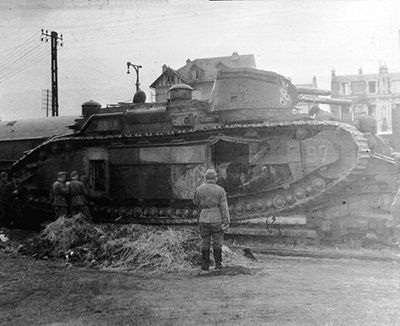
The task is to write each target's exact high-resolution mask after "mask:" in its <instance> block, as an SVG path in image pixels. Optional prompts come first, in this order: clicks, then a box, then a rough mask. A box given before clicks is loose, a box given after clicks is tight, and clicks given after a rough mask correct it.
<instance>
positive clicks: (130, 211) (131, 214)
mask: <svg viewBox="0 0 400 326" xmlns="http://www.w3.org/2000/svg"><path fill="white" fill-rule="evenodd" d="M126 216H128V217H133V209H132V208H129V209H128V211H127V212H126Z"/></svg>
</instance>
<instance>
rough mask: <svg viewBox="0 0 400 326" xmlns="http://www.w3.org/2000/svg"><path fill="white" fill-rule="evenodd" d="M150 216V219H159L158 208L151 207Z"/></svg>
mask: <svg viewBox="0 0 400 326" xmlns="http://www.w3.org/2000/svg"><path fill="white" fill-rule="evenodd" d="M149 215H150V217H157V216H158V208H157V207H151V208H150V209H149Z"/></svg>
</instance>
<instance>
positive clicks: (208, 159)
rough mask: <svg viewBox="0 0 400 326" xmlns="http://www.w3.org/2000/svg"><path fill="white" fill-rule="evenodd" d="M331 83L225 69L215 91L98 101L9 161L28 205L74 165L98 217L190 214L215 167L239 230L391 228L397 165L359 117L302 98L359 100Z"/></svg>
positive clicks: (156, 220)
mask: <svg viewBox="0 0 400 326" xmlns="http://www.w3.org/2000/svg"><path fill="white" fill-rule="evenodd" d="M326 94H327V91H323V90H314V89H306V88H298V89H297V88H296V87H295V86H294V85H293V84H292V83H291V81H290V80H289V79H288V78H285V77H284V76H282V75H279V74H276V73H274V72H269V71H262V70H257V69H249V68H235V69H223V70H221V71H219V73H218V76H217V78H216V80H215V84H214V89H213V92H212V96H211V101H210V102H207V101H199V100H195V99H193V98H192V88H191V87H190V86H188V85H182V84H180V85H175V86H173V87H172V88H171V89H170V91H169V100H168V102H165V103H131V104H127V103H121V104H118V105H111V106H107V107H104V108H97V109H96V110H95V112H94V113H95V114H92V115H90V116H86V117H85V121H84V122H82V123H81V125H82V128H81V129H80V131H78V132H77V133H75V134H73V135H66V136H61V137H55V138H53V139H51V140H49V141H47V142H45V143H43V144H41V145H40V146H38V147H37V148H35V149H34V150H33V151H31V152H30V153H29V154H27V155H25V156H24V157H23V158H21V159H20V160H19V161H18V162H16V163H15V164H14V165H13V168H12V173H13V174H15V175H18V176H19V177H20V178H21V179H22V184H23V186H24V187H25V189H26V196H25V199H24V202H25V205H27V206H31V207H34V208H35V209H42V210H48V211H50V210H51V206H50V205H49V202H48V198H47V197H46V196H47V194H48V189H49V187H50V185H51V183H52V182H53V181H54V179H55V175H56V173H57V172H58V171H60V170H64V171H73V170H76V171H78V172H79V173H80V174H85V175H86V176H88V179H89V193H90V202H91V211H92V215H93V217H94V219H95V221H111V222H113V221H114V222H115V221H118V222H126V223H127V222H138V223H146V224H163V225H192V224H195V223H196V220H197V216H198V213H199V211H198V208H197V207H195V206H194V205H193V203H192V197H193V193H194V190H195V189H196V187H197V186H199V185H200V184H201V183H202V182H203V173H204V172H205V171H206V169H208V168H215V169H216V170H217V171H218V173H219V183H220V184H221V185H222V186H223V187H224V188H225V189H226V191H227V194H228V203H229V209H230V213H231V220H232V228H231V231H230V232H232V233H234V232H235V230H236V231H237V230H242V228H243V227H244V226H245V227H246V232H248V233H249V234H251V232H254V233H257V232H262V230H261V229H260V225H261V226H262V227H263V229H264V233H267V234H283V235H284V234H290V232H289V231H291V230H293V229H301V230H302V232H303V231H304V232H306V233H307V234H308V235H311V234H312V235H314V236H317V235H319V236H334V237H340V236H343V235H346V234H349V233H352V232H355V231H357V232H360V233H366V232H375V233H380V234H384V233H385V232H388V229H387V228H386V227H385V225H386V224H385V223H386V222H387V221H388V219H389V218H390V217H389V215H388V207H387V206H388V204H389V203H390V200H391V199H392V198H393V195H394V192H395V191H396V190H397V184H396V180H397V165H396V163H395V161H394V159H393V158H392V157H391V156H389V155H381V154H376V153H372V152H371V150H370V148H369V147H368V144H367V140H366V139H365V137H364V135H363V134H362V133H361V132H359V131H358V130H356V129H355V128H354V127H353V126H351V125H349V124H346V123H341V122H336V121H315V120H313V119H310V117H309V116H308V114H303V113H300V110H299V108H298V107H296V105H298V104H299V103H301V102H311V103H328V104H335V105H345V106H348V105H350V102H349V101H346V100H338V99H330V98H326V97H325V98H322V97H320V95H326ZM39 153H46V154H47V155H46V156H45V159H43V158H42V156H41V155H39ZM39 199H40V200H39ZM273 221H275V223H272V222H273ZM259 223H261V224H259ZM235 226H236V227H238V228H235ZM265 226H268V228H266V227H265ZM260 230H261V231H260ZM285 230H287V232H288V233H285V232H286V231H285ZM237 232H239V231H237ZM240 232H242V231H240Z"/></svg>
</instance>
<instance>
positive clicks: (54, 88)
mask: <svg viewBox="0 0 400 326" xmlns="http://www.w3.org/2000/svg"><path fill="white" fill-rule="evenodd" d="M49 37H50V38H51V100H52V101H51V115H52V116H53V117H57V116H58V67H57V45H58V40H60V41H61V42H60V45H61V46H63V36H62V34H61V35H60V37H58V33H57V32H54V31H52V32H51V33H50V34H49V31H48V30H46V31H45V30H43V29H42V38H41V40H42V41H46V42H48V41H49V39H48V38H49Z"/></svg>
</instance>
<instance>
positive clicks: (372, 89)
mask: <svg viewBox="0 0 400 326" xmlns="http://www.w3.org/2000/svg"><path fill="white" fill-rule="evenodd" d="M368 93H376V81H369V82H368Z"/></svg>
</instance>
